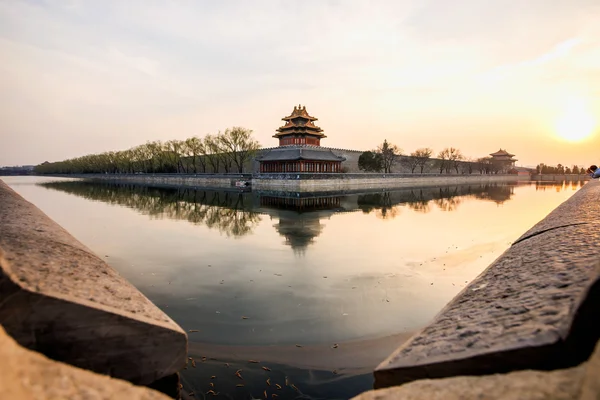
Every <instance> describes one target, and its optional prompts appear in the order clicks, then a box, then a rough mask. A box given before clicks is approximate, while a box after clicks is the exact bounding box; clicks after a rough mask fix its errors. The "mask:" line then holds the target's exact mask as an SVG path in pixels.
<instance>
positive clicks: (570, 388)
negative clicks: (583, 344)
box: [354, 342, 600, 400]
mask: <svg viewBox="0 0 600 400" xmlns="http://www.w3.org/2000/svg"><path fill="white" fill-rule="evenodd" d="M599 378H600V342H598V344H597V345H596V350H595V351H594V353H593V355H592V356H591V357H590V358H589V360H588V361H587V362H585V363H583V364H581V365H579V366H577V367H573V368H568V369H561V370H556V371H531V370H528V371H516V372H511V373H508V374H494V375H488V376H482V377H474V376H469V377H465V376H458V377H454V378H444V379H423V380H419V381H415V382H410V383H407V384H405V385H402V386H396V387H392V388H387V389H380V390H372V391H369V392H365V393H363V394H361V395H360V396H357V397H355V398H354V400H386V399H397V400H438V399H439V400H453V399H457V400H459V399H460V400H475V399H477V400H483V399H490V400H491V399H502V400H574V399H580V400H597V399H600V379H599Z"/></svg>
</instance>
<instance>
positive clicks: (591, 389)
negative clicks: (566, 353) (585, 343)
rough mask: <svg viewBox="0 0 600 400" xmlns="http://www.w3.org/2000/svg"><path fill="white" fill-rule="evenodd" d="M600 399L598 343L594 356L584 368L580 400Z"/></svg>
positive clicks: (599, 351) (599, 353)
mask: <svg viewBox="0 0 600 400" xmlns="http://www.w3.org/2000/svg"><path fill="white" fill-rule="evenodd" d="M598 399H600V341H599V342H598V344H597V345H596V350H595V351H594V355H593V356H592V357H590V359H589V360H588V362H587V363H586V366H585V375H584V377H583V382H582V387H581V400H598Z"/></svg>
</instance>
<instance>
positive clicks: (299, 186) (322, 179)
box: [252, 174, 529, 192]
mask: <svg viewBox="0 0 600 400" xmlns="http://www.w3.org/2000/svg"><path fill="white" fill-rule="evenodd" d="M517 180H519V177H517V176H516V175H479V174H476V175H475V174H474V175H445V174H442V175H440V174H423V175H420V174H258V175H256V176H254V178H253V179H252V188H253V189H257V190H289V191H296V192H311V191H322V190H325V189H326V190H353V189H393V188H400V187H426V186H446V185H462V184H476V183H486V182H516V181H517ZM527 180H529V179H528V177H527Z"/></svg>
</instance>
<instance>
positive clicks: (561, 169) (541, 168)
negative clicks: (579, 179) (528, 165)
mask: <svg viewBox="0 0 600 400" xmlns="http://www.w3.org/2000/svg"><path fill="white" fill-rule="evenodd" d="M535 170H536V172H537V173H538V174H558V175H563V174H566V175H569V174H575V175H583V174H585V173H586V172H585V168H583V167H581V168H579V167H578V166H577V165H573V167H572V168H569V167H565V166H563V165H562V164H558V165H557V166H555V167H553V166H550V165H546V164H539V165H538V166H537V167H535Z"/></svg>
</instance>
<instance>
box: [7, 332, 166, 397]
mask: <svg viewBox="0 0 600 400" xmlns="http://www.w3.org/2000/svg"><path fill="white" fill-rule="evenodd" d="M0 360H2V361H1V362H0V397H1V398H3V399H11V400H17V399H36V400H46V399H47V400H56V399H93V400H169V399H171V398H170V397H168V396H166V395H164V394H162V393H159V392H157V391H154V390H152V389H148V388H145V387H138V386H134V385H132V384H131V383H129V382H125V381H121V380H118V379H114V378H110V377H108V376H104V375H100V374H96V373H93V372H90V371H86V370H83V369H80V368H75V367H72V366H70V365H68V364H64V363H61V362H57V361H53V360H50V359H48V358H47V357H44V356H43V355H41V354H39V353H36V352H34V351H30V350H27V349H24V348H23V347H21V346H19V345H18V344H17V343H16V342H15V341H14V340H13V339H12V338H10V337H9V336H8V335H7V334H6V332H4V329H2V327H1V326H0Z"/></svg>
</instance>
